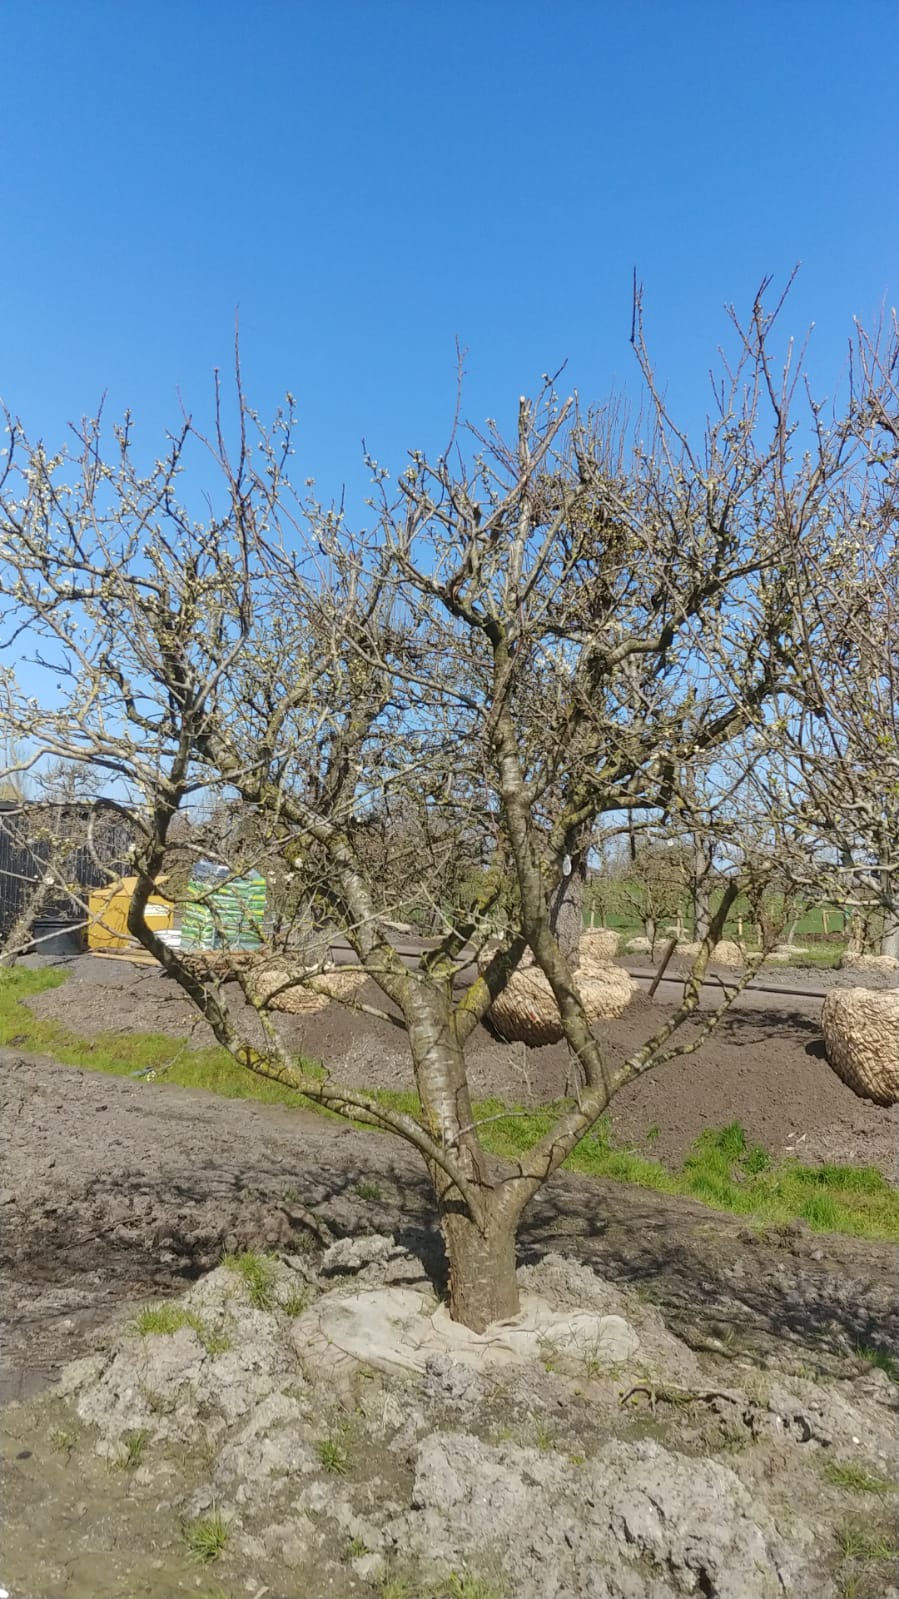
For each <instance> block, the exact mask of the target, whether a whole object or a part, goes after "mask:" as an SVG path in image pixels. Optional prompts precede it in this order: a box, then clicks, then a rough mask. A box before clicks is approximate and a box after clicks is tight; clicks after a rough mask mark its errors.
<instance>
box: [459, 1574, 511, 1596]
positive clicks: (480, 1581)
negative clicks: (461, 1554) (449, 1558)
mask: <svg viewBox="0 0 899 1599" xmlns="http://www.w3.org/2000/svg"><path fill="white" fill-rule="evenodd" d="M448 1591H449V1596H450V1599H503V1592H502V1589H501V1588H497V1586H496V1584H495V1583H492V1582H487V1581H486V1580H485V1578H483V1577H478V1576H476V1575H475V1574H474V1572H471V1571H453V1572H451V1573H450V1579H449V1590H448Z"/></svg>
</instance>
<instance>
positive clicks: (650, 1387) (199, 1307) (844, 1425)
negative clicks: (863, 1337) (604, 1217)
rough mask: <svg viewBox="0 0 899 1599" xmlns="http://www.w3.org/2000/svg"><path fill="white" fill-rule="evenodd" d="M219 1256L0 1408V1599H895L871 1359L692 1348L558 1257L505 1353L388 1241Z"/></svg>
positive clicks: (887, 1482) (548, 1259)
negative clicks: (449, 1313) (49, 1385)
mask: <svg viewBox="0 0 899 1599" xmlns="http://www.w3.org/2000/svg"><path fill="white" fill-rule="evenodd" d="M126 1086H127V1085H126ZM235 1265H239V1263H229V1262H227V1261H226V1262H225V1263H224V1264H223V1265H222V1266H220V1267H218V1268H217V1269H216V1270H214V1271H212V1272H211V1273H210V1274H208V1275H206V1276H204V1277H202V1278H201V1279H200V1280H199V1281H198V1282H196V1283H195V1284H193V1285H192V1286H191V1287H190V1288H188V1290H187V1291H186V1292H185V1293H184V1294H183V1295H182V1296H180V1298H179V1300H178V1301H176V1302H175V1303H174V1304H170V1305H169V1306H168V1307H167V1308H168V1313H169V1321H168V1323H166V1324H161V1322H160V1320H159V1317H158V1314H155V1313H154V1318H153V1320H152V1321H147V1320H144V1321H143V1322H142V1323H140V1322H137V1321H136V1320H135V1319H134V1318H131V1319H126V1318H125V1317H123V1316H120V1317H119V1318H118V1319H117V1321H116V1323H115V1324H114V1325H112V1326H111V1327H109V1328H107V1329H106V1332H105V1335H104V1336H103V1337H102V1338H100V1339H99V1340H97V1342H98V1344H99V1347H98V1348H96V1349H95V1350H94V1351H93V1352H92V1353H91V1354H90V1355H89V1356H87V1357H85V1358H83V1359H80V1360H75V1361H74V1362H72V1363H71V1364H69V1365H68V1366H67V1367H66V1369H65V1371H64V1372H63V1374H62V1379H61V1382H60V1384H59V1386H58V1387H57V1388H56V1389H54V1390H50V1391H48V1392H47V1393H45V1394H42V1395H40V1396H37V1397H35V1398H32V1399H30V1400H28V1401H26V1402H25V1403H23V1404H18V1405H12V1406H8V1407H6V1412H5V1415H4V1419H3V1427H2V1469H3V1487H4V1540H3V1552H2V1557H0V1580H2V1584H3V1588H4V1592H5V1593H7V1594H9V1595H10V1599H35V1596H36V1595H38V1594H40V1595H41V1596H43V1599H123V1596H124V1595H126V1594H127V1595H132V1596H135V1599H174V1596H176V1595H188V1594H193V1595H198V1591H199V1590H200V1589H202V1592H203V1595H204V1596H205V1599H212V1596H213V1595H215V1596H216V1599H237V1595H238V1594H240V1595H245V1596H253V1599H262V1596H264V1595H271V1596H274V1595H281V1596H282V1599H287V1596H291V1599H301V1596H303V1599H309V1596H316V1595H323V1594H331V1595H333V1596H334V1599H341V1596H343V1595H346V1596H353V1599H387V1596H388V1595H390V1596H394V1595H397V1596H399V1595H403V1596H408V1595H418V1596H419V1599H545V1596H555V1599H696V1596H697V1595H700V1594H704V1595H706V1596H708V1599H809V1596H810V1595H814V1596H815V1599H845V1596H846V1595H848V1594H852V1595H853V1596H855V1599H899V1590H897V1588H896V1587H895V1586H894V1585H893V1584H894V1582H895V1580H896V1576H897V1571H896V1558H895V1556H896V1544H895V1540H894V1535H893V1529H894V1526H895V1515H896V1499H897V1495H896V1480H895V1471H894V1466H895V1441H896V1419H897V1390H896V1387H895V1385H894V1384H893V1383H892V1382H891V1381H890V1379H889V1378H888V1376H887V1375H886V1374H885V1373H884V1372H883V1371H881V1370H878V1369H876V1368H873V1369H872V1368H868V1369H866V1370H864V1369H863V1370H855V1371H853V1370H852V1369H851V1366H848V1365H846V1363H844V1369H842V1370H834V1369H828V1367H827V1363H826V1361H825V1362H824V1364H823V1365H822V1363H821V1362H822V1355H821V1352H820V1351H818V1352H815V1353H814V1354H812V1355H810V1356H807V1357H806V1359H805V1361H804V1363H803V1364H802V1365H801V1366H800V1365H797V1364H796V1362H795V1359H793V1360H792V1361H791V1349H790V1346H788V1345H787V1346H781V1347H780V1348H775V1349H773V1350H772V1353H771V1355H770V1357H769V1358H768V1359H766V1360H765V1362H764V1364H763V1365H762V1364H760V1363H759V1362H758V1361H757V1360H752V1359H748V1358H745V1357H743V1356H742V1355H741V1354H740V1353H739V1352H738V1351H737V1350H736V1349H728V1350H722V1349H721V1348H719V1349H718V1350H713V1351H709V1350H707V1349H706V1350H703V1351H700V1352H697V1351H696V1350H695V1349H694V1348H691V1347H690V1345H689V1344H688V1343H686V1342H684V1341H683V1340H681V1339H679V1338H678V1337H677V1336H676V1335H673V1334H672V1332H671V1330H670V1327H669V1326H668V1325H666V1321H665V1319H664V1318H663V1317H662V1316H661V1315H660V1314H659V1312H658V1310H657V1309H656V1308H655V1307H653V1306H652V1305H651V1304H648V1303H647V1302H646V1300H645V1298H644V1297H643V1296H641V1295H640V1294H638V1293H637V1292H635V1291H634V1290H633V1289H627V1288H621V1287H620V1286H615V1285H614V1284H612V1283H610V1282H609V1281H608V1280H607V1279H605V1278H603V1277H602V1276H600V1275H597V1274H596V1273H595V1272H594V1271H592V1270H590V1269H589V1268H587V1267H585V1266H583V1265H581V1264H578V1263H577V1262H575V1261H572V1260H571V1259H570V1258H566V1257H565V1256H563V1255H561V1254H553V1253H549V1254H545V1255H544V1256H543V1258H542V1259H541V1260H540V1262H539V1263H538V1264H536V1265H534V1266H530V1267H524V1268H523V1269H522V1270H521V1271H520V1273H519V1278H520V1283H521V1288H522V1291H523V1293H524V1295H526V1296H529V1297H528V1298H526V1300H525V1301H524V1303H525V1304H529V1305H530V1306H531V1309H532V1312H533V1311H536V1310H537V1307H538V1306H539V1307H541V1309H540V1310H539V1311H538V1312H537V1313H538V1314H544V1313H546V1312H548V1313H549V1316H550V1318H551V1319H552V1320H553V1325H554V1326H555V1328H556V1330H557V1337H556V1339H555V1340H554V1341H550V1342H538V1343H537V1344H536V1346H534V1345H532V1346H530V1348H529V1350H528V1351H527V1352H526V1353H524V1354H522V1353H519V1354H517V1355H515V1354H513V1356H512V1359H511V1362H510V1361H509V1359H508V1354H499V1353H498V1346H499V1347H500V1348H503V1349H505V1350H506V1351H508V1348H509V1345H508V1338H509V1336H512V1337H514V1329H513V1328H512V1327H509V1326H507V1327H505V1328H496V1329H492V1330H491V1333H492V1336H491V1335H487V1336H485V1337H484V1338H483V1339H481V1340H479V1341H477V1342H478V1347H477V1348H476V1349H472V1347H471V1343H470V1341H466V1340H465V1338H464V1337H460V1336H459V1330H458V1329H456V1328H454V1327H453V1324H452V1323H447V1322H446V1321H445V1320H443V1319H442V1318H441V1316H440V1313H439V1311H438V1309H437V1304H436V1301H435V1299H434V1296H433V1291H432V1289H431V1286H430V1283H429V1281H428V1276H427V1272H426V1270H425V1268H424V1264H423V1261H422V1259H421V1258H420V1256H418V1255H417V1254H416V1253H415V1252H414V1251H413V1250H410V1249H408V1248H405V1247H403V1245H402V1244H397V1242H396V1240H395V1238H393V1237H392V1236H390V1235H371V1234H369V1235H367V1236H363V1235H360V1236H358V1237H356V1238H353V1239H344V1240H340V1241H338V1242H337V1243H335V1244H334V1245H333V1246H331V1247H330V1248H329V1249H327V1250H326V1251H324V1252H322V1251H321V1250H320V1249H312V1250H306V1251H303V1252H302V1253H292V1252H283V1253H282V1254H281V1256H280V1257H279V1258H277V1259H274V1258H272V1257H269V1258H268V1260H260V1259H258V1257H257V1258H256V1259H255V1260H254V1261H253V1263H252V1266H253V1276H252V1278H249V1279H248V1278H247V1277H246V1276H244V1275H243V1274H242V1273H241V1271H240V1270H239V1269H235ZM260 1273H261V1274H262V1275H260ZM535 1296H536V1297H535ZM379 1318H380V1319H379ZM375 1328H377V1329H378V1330H377V1331H375V1330H374V1329H375ZM350 1329H352V1330H350ZM441 1329H444V1331H442V1330H441ZM504 1340H505V1341H504ZM203 1560H205V1562H206V1569H205V1571H204V1570H203V1566H202V1564H201V1561H203Z"/></svg>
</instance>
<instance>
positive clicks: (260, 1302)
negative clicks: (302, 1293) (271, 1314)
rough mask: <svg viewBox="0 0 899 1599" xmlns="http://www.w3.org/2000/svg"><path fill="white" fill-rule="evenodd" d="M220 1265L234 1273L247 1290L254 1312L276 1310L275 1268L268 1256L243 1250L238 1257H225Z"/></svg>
mask: <svg viewBox="0 0 899 1599" xmlns="http://www.w3.org/2000/svg"><path fill="white" fill-rule="evenodd" d="M222 1265H223V1266H225V1267H227V1269H228V1271H233V1272H236V1273H237V1275H238V1277H240V1278H241V1280H242V1282H243V1284H244V1287H245V1288H246V1290H247V1294H248V1296H249V1300H250V1304H251V1305H252V1306H253V1307H254V1309H255V1310H276V1309H277V1308H278V1301H277V1299H276V1297H275V1266H274V1261H273V1260H272V1258H271V1257H270V1256H268V1255H258V1254H256V1253H255V1252H254V1251H253V1250H251V1249H247V1250H244V1251H243V1253H242V1254H240V1255H225V1257H224V1259H223V1260H222Z"/></svg>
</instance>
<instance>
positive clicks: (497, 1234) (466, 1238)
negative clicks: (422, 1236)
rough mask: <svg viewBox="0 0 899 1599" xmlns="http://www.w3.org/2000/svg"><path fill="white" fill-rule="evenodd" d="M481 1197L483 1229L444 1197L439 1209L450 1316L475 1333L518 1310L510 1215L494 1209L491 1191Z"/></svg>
mask: <svg viewBox="0 0 899 1599" xmlns="http://www.w3.org/2000/svg"><path fill="white" fill-rule="evenodd" d="M485 1198H487V1199H488V1207H487V1218H486V1225H485V1226H484V1227H482V1228H479V1227H477V1226H475V1224H474V1222H473V1221H472V1220H471V1218H470V1217H469V1216H468V1215H467V1214H466V1212H465V1210H464V1208H463V1207H462V1206H460V1205H459V1204H458V1203H457V1202H455V1201H454V1200H453V1199H451V1198H449V1197H447V1198H446V1199H444V1200H443V1201H441V1203H440V1207H439V1209H440V1226H441V1230H442V1232H443V1238H444V1243H445V1245H446V1253H447V1258H448V1260H449V1308H450V1315H451V1316H452V1318H453V1320H454V1321H460V1322H462V1323H463V1325H464V1326H466V1327H471V1328H472V1329H473V1331H474V1332H484V1330H485V1329H486V1328H487V1327H489V1326H490V1324H491V1323H492V1322H495V1321H508V1320H509V1318H510V1317H512V1316H516V1315H517V1314H518V1310H519V1293H518V1279H517V1277H516V1275H515V1231H516V1227H515V1219H514V1218H511V1217H508V1218H507V1217H505V1216H503V1215H502V1214H501V1213H500V1212H498V1210H497V1208H496V1206H495V1204H494V1203H493V1200H494V1196H493V1195H492V1194H490V1195H486V1194H485Z"/></svg>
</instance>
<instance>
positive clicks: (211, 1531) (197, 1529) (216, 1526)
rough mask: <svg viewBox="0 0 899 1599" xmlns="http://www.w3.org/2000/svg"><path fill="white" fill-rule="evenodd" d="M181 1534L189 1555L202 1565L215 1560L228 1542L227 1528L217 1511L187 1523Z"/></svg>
mask: <svg viewBox="0 0 899 1599" xmlns="http://www.w3.org/2000/svg"><path fill="white" fill-rule="evenodd" d="M182 1533H183V1537H184V1542H185V1543H186V1544H187V1547H188V1549H189V1550H190V1553H191V1554H192V1555H193V1557H194V1559H195V1560H199V1561H200V1562H201V1563H202V1564H203V1565H208V1564H209V1563H210V1562H211V1561H213V1560H217V1559H218V1557H219V1555H220V1554H221V1552H222V1550H223V1549H224V1547H225V1545H226V1544H227V1542H228V1528H227V1527H226V1525H225V1523H224V1521H223V1520H222V1518H221V1516H220V1515H219V1513H218V1511H217V1510H214V1511H213V1512H212V1514H211V1515H209V1516H200V1517H199V1519H198V1520H197V1521H189V1522H187V1523H186V1524H185V1526H184V1527H183V1528H182Z"/></svg>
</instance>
